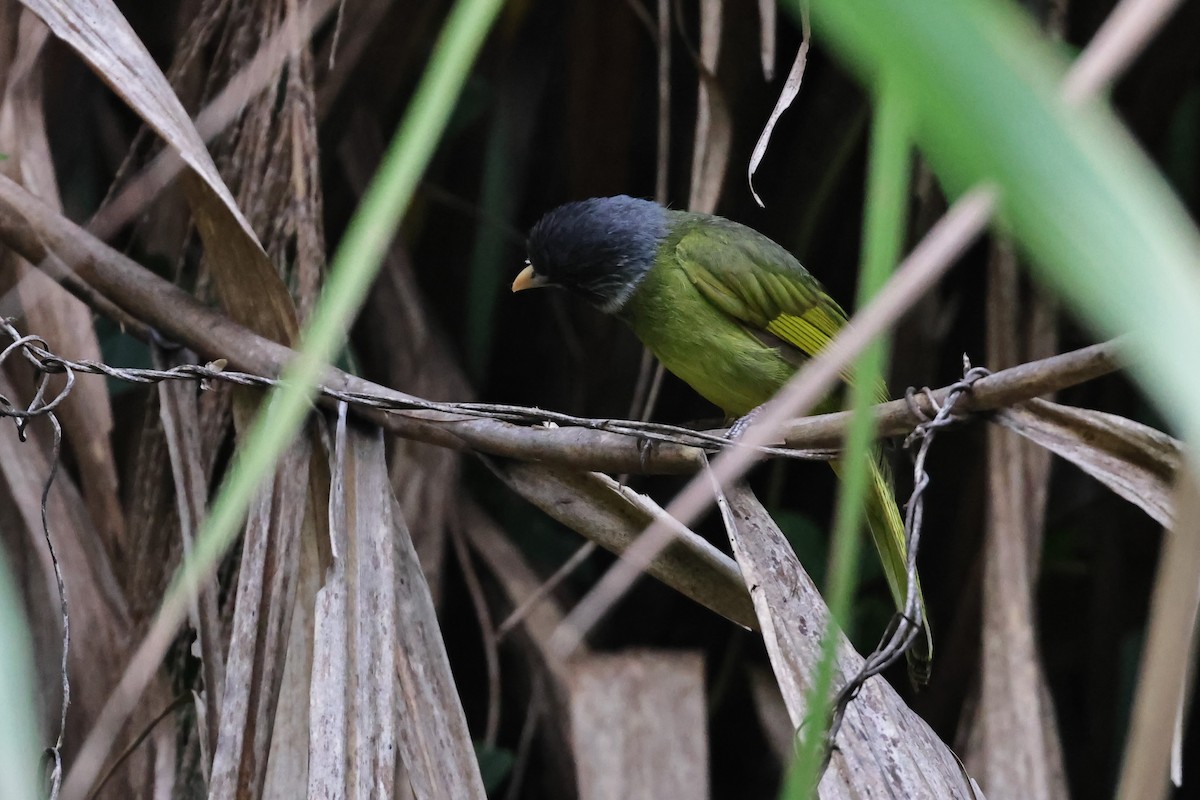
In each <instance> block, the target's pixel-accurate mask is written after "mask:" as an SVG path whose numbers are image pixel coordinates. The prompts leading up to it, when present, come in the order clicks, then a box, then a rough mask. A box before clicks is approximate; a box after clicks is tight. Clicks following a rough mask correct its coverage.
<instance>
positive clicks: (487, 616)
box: [449, 518, 500, 747]
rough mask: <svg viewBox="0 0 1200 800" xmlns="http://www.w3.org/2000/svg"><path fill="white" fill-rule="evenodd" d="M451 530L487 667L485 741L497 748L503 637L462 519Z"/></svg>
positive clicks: (455, 520) (456, 520)
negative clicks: (468, 542) (477, 625)
mask: <svg viewBox="0 0 1200 800" xmlns="http://www.w3.org/2000/svg"><path fill="white" fill-rule="evenodd" d="M449 527H450V542H451V544H452V545H453V546H454V554H455V556H456V557H457V558H458V564H459V566H460V567H462V574H463V581H464V582H465V583H466V585H467V594H469V595H470V596H471V605H472V606H473V607H474V609H475V619H476V621H478V622H479V632H480V636H481V638H482V639H483V660H484V663H485V664H486V666H487V681H488V702H487V718H486V722H485V723H484V729H483V730H484V732H483V741H484V743H485V744H486V745H487V746H488V747H495V746H496V736H497V734H498V732H499V730H500V650H499V638H500V637H499V634H498V632H497V631H496V627H495V625H493V623H492V612H491V611H490V610H489V609H488V602H487V597H485V596H484V593H483V584H481V583H480V582H479V573H478V572H477V571H476V570H475V564H474V563H473V562H472V561H471V552H470V550H469V549H468V548H467V540H466V536H465V535H464V534H463V530H462V520H461V519H458V518H455V519H454V521H453V523H452V524H451V525H450V526H449Z"/></svg>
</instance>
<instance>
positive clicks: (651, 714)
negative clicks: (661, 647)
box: [571, 651, 709, 800]
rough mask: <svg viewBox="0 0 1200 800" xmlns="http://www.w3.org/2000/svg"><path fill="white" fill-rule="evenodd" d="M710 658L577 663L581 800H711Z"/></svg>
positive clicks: (644, 655)
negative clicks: (707, 705)
mask: <svg viewBox="0 0 1200 800" xmlns="http://www.w3.org/2000/svg"><path fill="white" fill-rule="evenodd" d="M706 717H707V712H706V709H705V695H704V656H703V654H702V653H694V652H675V653H667V652H656V651H643V652H634V653H622V654H620V655H593V656H588V657H586V658H577V659H573V660H572V662H571V734H572V735H571V744H572V747H573V752H574V759H575V763H576V765H577V767H578V769H579V797H580V800H607V799H608V798H617V797H687V798H696V799H697V800H704V798H707V797H708V796H709V782H708V772H709V770H708V736H707V731H708V725H707V721H706Z"/></svg>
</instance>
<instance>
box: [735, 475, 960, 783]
mask: <svg viewBox="0 0 1200 800" xmlns="http://www.w3.org/2000/svg"><path fill="white" fill-rule="evenodd" d="M727 494H728V500H729V506H730V509H731V511H732V512H733V516H734V518H735V520H736V525H735V527H734V529H733V530H730V531H729V535H730V544H731V545H732V546H733V552H734V555H736V556H737V559H738V564H739V565H741V569H742V574H743V575H744V577H745V581H746V584H747V585H748V586H750V587H751V589H750V595H751V597H752V598H753V599H754V607H755V610H756V612H757V614H758V619H759V623H760V625H761V627H762V632H763V639H764V641H765V643H766V646H767V655H768V656H769V657H770V659H771V666H772V668H773V669H774V670H775V677H776V679H777V680H778V682H779V687H780V690H781V691H782V693H783V699H784V702H785V704H786V705H787V709H788V713H789V715H790V717H791V721H792V726H793V728H798V727H799V726H800V725H801V724H802V723H803V722H804V717H805V709H806V702H805V698H806V696H807V693H808V692H809V690H810V689H811V688H812V685H813V678H814V675H815V673H816V666H817V662H818V659H819V657H820V651H821V638H822V635H823V634H824V632H825V630H826V627H827V625H828V623H829V609H828V608H827V607H826V605H825V601H824V600H823V599H822V598H821V595H820V593H819V592H818V591H817V588H816V586H815V585H814V584H813V582H812V580H811V579H810V578H809V577H808V574H807V573H806V572H805V571H804V568H803V567H802V566H801V565H800V562H799V561H798V560H797V559H796V556H795V553H794V552H793V551H792V547H791V545H790V544H789V543H788V541H787V539H785V538H784V536H783V533H782V531H780V530H779V527H778V526H777V525H776V524H775V522H774V521H773V520H772V519H771V516H770V515H769V514H768V513H767V511H766V509H764V508H763V507H762V505H761V504H760V503H759V502H758V499H757V498H755V497H754V494H753V493H752V492H751V491H750V490H749V489H748V488H746V487H745V486H744V485H738V486H735V487H734V488H733V489H731V490H729V491H728V493H727ZM861 665H862V658H861V657H860V656H859V655H858V654H857V653H855V652H854V649H853V648H852V647H851V646H850V643H849V642H848V641H846V639H845V637H844V636H840V635H839V637H838V647H837V663H836V668H835V684H834V685H835V686H840V685H842V683H843V682H844V681H845V680H846V679H847V678H848V677H849V676H852V675H854V674H856V673H857V671H858V670H859V668H860V667H861ZM820 796H821V797H822V798H824V799H826V800H828V799H831V798H859V797H938V798H964V799H965V798H972V797H973V796H974V795H973V794H972V789H971V786H970V785H969V783H968V779H967V777H966V776H965V774H964V773H963V771H962V767H961V765H960V764H959V763H958V759H956V758H955V756H954V754H953V753H952V752H951V751H950V749H949V748H948V747H946V745H945V744H943V743H942V741H941V740H940V739H938V738H937V736H936V734H934V732H933V731H932V730H930V728H929V726H928V725H927V724H926V723H925V721H924V720H922V719H921V718H920V717H918V716H917V715H916V714H915V713H913V712H912V710H911V709H909V708H908V706H906V705H905V704H904V701H903V700H901V699H900V696H899V695H898V694H896V690H895V689H893V688H892V687H891V685H890V684H889V683H887V681H885V680H883V679H882V678H879V677H875V678H872V679H870V680H868V681H867V682H866V684H864V686H863V688H862V691H861V692H859V694H858V696H857V697H856V698H855V699H854V701H853V702H851V703H850V705H849V707H848V709H847V711H846V715H845V719H844V721H843V723H842V727H841V731H840V733H839V734H838V737H837V747H836V748H835V749H834V751H833V757H832V760H831V761H830V763H829V768H828V769H827V770H826V772H825V776H824V778H823V779H822V780H821V785H820Z"/></svg>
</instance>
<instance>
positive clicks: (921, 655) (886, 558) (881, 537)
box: [830, 458, 933, 687]
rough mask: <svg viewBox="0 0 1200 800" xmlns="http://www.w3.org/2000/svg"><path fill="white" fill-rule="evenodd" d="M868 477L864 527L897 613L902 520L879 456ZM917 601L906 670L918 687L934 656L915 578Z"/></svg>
mask: <svg viewBox="0 0 1200 800" xmlns="http://www.w3.org/2000/svg"><path fill="white" fill-rule="evenodd" d="M830 463H831V465H832V466H833V469H834V472H837V473H838V474H839V476H840V474H841V466H842V465H841V464H840V463H838V462H836V461H834V462H830ZM870 477H871V481H870V487H869V489H868V492H869V493H868V495H867V509H866V511H867V528H868V529H869V530H870V531H871V539H872V540H873V541H874V542H875V549H876V550H878V551H879V559H880V561H881V562H883V573H884V575H885V576H886V577H887V582H888V588H889V589H891V592H892V600H893V601H895V603H896V608H897V609H898V610H899V611H900V613H904V603H905V599H906V597H907V594H908V568H907V548H906V546H905V540H904V521H903V520H902V519H901V517H900V509H899V508H898V507H897V505H896V496H895V494H894V492H893V491H892V478H891V474H890V471H889V470H888V468H887V465H886V464H884V463H882V462H881V461H880V460H879V459H878V458H872V459H871V476H870ZM916 588H917V604H918V606H919V607H920V609H921V633H920V634H919V635H918V636H917V640H916V641H915V642H913V646H912V647H911V648H909V650H908V674H909V678H910V679H911V680H912V682H913V684H914V685H916V686H918V687H920V686H924V685H925V684H926V683H928V682H929V674H930V668H931V664H932V660H933V636H932V635H931V634H930V631H929V619H928V617H927V616H926V614H925V598H924V596H923V595H922V593H921V582H920V580H919V579H918V581H917V587H916Z"/></svg>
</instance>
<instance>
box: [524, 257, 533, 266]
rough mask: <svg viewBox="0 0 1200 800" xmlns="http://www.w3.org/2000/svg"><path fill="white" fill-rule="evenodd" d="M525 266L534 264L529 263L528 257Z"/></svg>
mask: <svg viewBox="0 0 1200 800" xmlns="http://www.w3.org/2000/svg"><path fill="white" fill-rule="evenodd" d="M525 266H527V267H532V266H533V264H531V263H529V259H528V258H527V259H525Z"/></svg>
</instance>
